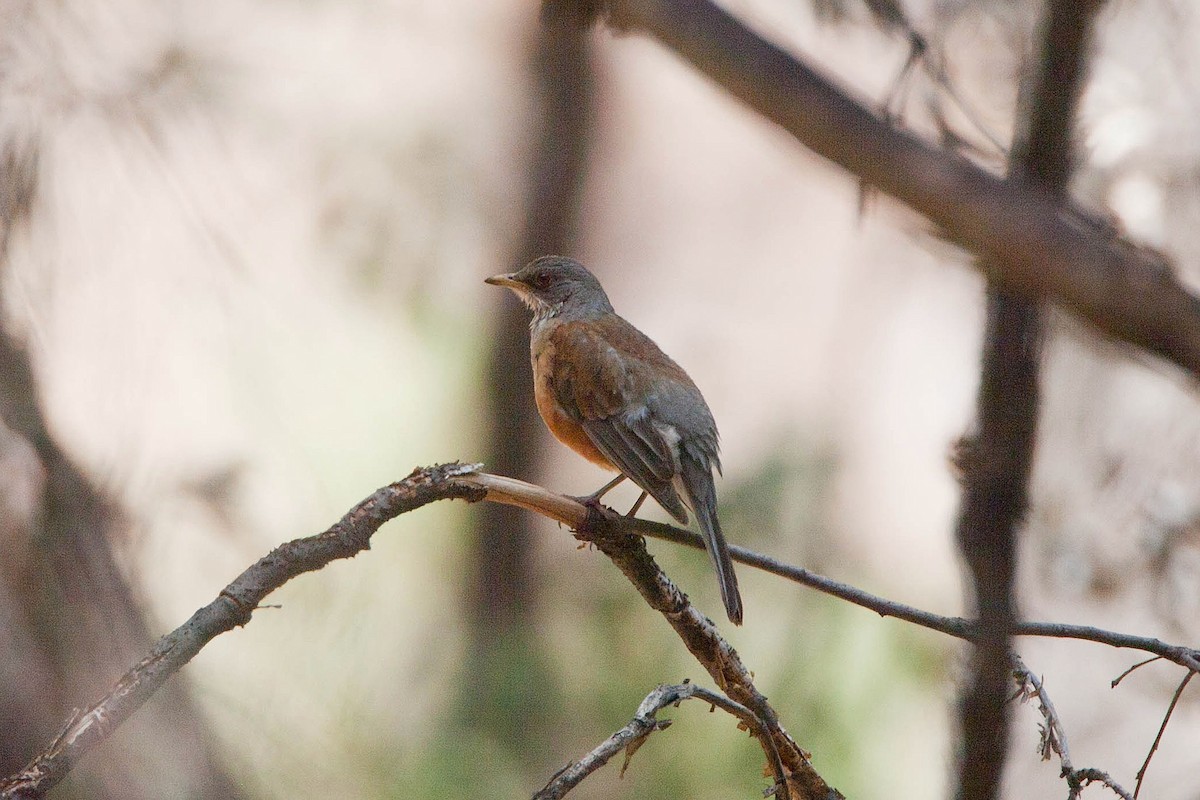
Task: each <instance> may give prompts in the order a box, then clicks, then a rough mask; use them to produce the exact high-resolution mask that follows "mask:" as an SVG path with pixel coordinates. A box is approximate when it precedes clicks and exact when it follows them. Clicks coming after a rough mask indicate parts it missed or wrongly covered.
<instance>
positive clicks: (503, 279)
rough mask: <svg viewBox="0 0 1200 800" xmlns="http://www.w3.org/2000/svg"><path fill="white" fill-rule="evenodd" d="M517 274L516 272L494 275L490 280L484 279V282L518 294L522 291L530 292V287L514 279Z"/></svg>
mask: <svg viewBox="0 0 1200 800" xmlns="http://www.w3.org/2000/svg"><path fill="white" fill-rule="evenodd" d="M516 274H517V273H515V272H506V273H504V274H503V275H493V276H492V277H490V278H484V279H483V282H484V283H490V284H491V285H492V286H507V287H508V288H510V289H514V290H516V291H518V292H519V291H522V290H525V291H528V289H529V287H527V286H526V285H525V284H523V283H521V282H520V281H519V280H517V279H516V278H514V277H513V276H514V275H516Z"/></svg>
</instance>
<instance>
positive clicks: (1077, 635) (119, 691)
mask: <svg viewBox="0 0 1200 800" xmlns="http://www.w3.org/2000/svg"><path fill="white" fill-rule="evenodd" d="M476 468H477V465H464V464H459V463H454V464H443V465H439V466H434V467H428V468H425V469H417V470H414V471H413V473H412V474H411V475H409V476H408V477H407V478H405V479H404V480H402V481H399V482H398V483H394V484H391V485H389V486H385V487H384V488H382V489H380V490H379V491H377V492H375V493H374V494H372V495H371V496H370V497H368V498H366V499H365V500H363V501H362V502H361V503H359V504H358V505H356V506H355V507H354V508H352V509H350V511H348V512H347V513H346V515H345V516H343V517H342V519H341V520H339V521H338V523H337V524H335V525H334V526H332V527H331V528H329V529H328V530H326V531H325V532H323V533H320V534H318V535H316V536H311V537H308V538H305V539H297V540H294V541H291V542H287V543H285V544H283V545H280V546H279V547H277V548H275V549H274V550H272V551H271V553H269V554H268V555H267V556H265V557H263V558H262V559H260V560H259V561H258V562H257V563H255V564H254V565H253V566H251V567H250V568H249V569H247V570H246V571H245V572H243V573H242V574H241V575H239V576H238V577H237V578H236V579H235V580H234V581H233V582H232V583H230V584H229V586H227V587H226V588H225V589H224V590H222V592H221V593H220V595H219V596H218V597H217V598H216V599H215V600H214V601H213V602H212V603H209V604H208V605H206V606H204V607H203V608H201V609H200V610H198V611H197V612H196V613H195V614H193V615H192V617H191V619H189V620H188V621H187V622H185V623H184V624H183V625H181V626H180V627H179V628H177V629H176V630H174V631H172V632H171V633H169V634H167V635H165V636H163V637H162V638H161V639H160V640H159V641H158V643H157V644H156V645H155V646H154V648H153V649H152V650H151V652H150V654H149V655H147V656H146V657H145V658H143V659H142V660H141V661H140V662H139V663H138V664H137V665H135V666H134V667H133V668H132V669H130V670H129V671H128V672H127V673H126V674H125V675H124V677H122V678H121V680H120V681H118V683H117V684H116V686H115V687H114V688H113V689H112V690H111V691H110V692H109V693H108V694H107V695H105V696H104V697H103V698H101V699H100V700H98V701H97V702H96V703H94V704H93V705H92V706H91V707H90V708H88V709H87V710H85V711H83V712H81V713H79V714H76V715H74V716H73V718H72V719H71V720H70V721H69V722H68V723H67V724H66V725H65V726H64V728H63V731H62V733H61V734H60V735H59V736H58V737H56V738H55V740H54V742H52V743H51V745H50V746H48V747H47V748H46V750H45V751H44V752H42V753H41V754H39V755H38V756H37V757H36V758H34V759H33V760H32V761H31V762H30V764H29V765H28V766H27V767H26V768H25V769H23V770H22V771H20V772H19V773H16V774H15V775H12V776H11V777H9V778H7V779H5V780H2V781H0V800H31V799H32V798H38V797H42V796H43V795H44V794H45V792H47V791H48V790H49V789H51V788H52V787H53V786H55V785H56V784H57V783H58V782H59V781H61V780H62V779H63V777H64V776H65V775H66V774H67V773H68V772H69V771H70V770H71V769H72V768H73V767H74V765H75V764H76V763H77V762H78V760H79V759H80V758H81V757H83V756H84V755H85V754H86V753H87V752H89V751H90V750H92V749H93V748H95V747H96V746H97V745H99V744H100V743H101V742H102V741H103V740H104V739H105V738H106V737H107V736H108V735H109V734H110V733H112V731H114V730H115V729H116V728H117V727H118V726H119V725H120V724H121V723H122V722H124V721H125V719H127V718H128V717H129V716H130V715H131V714H132V713H133V712H135V711H136V710H137V709H138V708H139V707H140V706H141V705H142V704H143V703H145V702H146V700H147V699H149V697H150V696H151V695H152V694H153V693H154V692H155V691H156V690H157V689H158V688H159V687H161V686H162V684H163V683H164V682H166V680H167V679H168V678H169V677H170V676H171V675H172V674H173V673H174V672H176V671H177V670H179V669H180V668H181V667H182V666H183V665H184V664H186V663H187V662H188V661H190V660H191V659H192V657H194V656H195V655H196V654H197V653H198V652H199V651H200V650H201V649H202V648H203V647H204V646H205V645H206V644H207V643H208V642H209V641H211V640H212V639H213V638H214V637H216V636H218V635H220V634H221V633H224V632H226V631H229V630H232V629H233V628H235V627H238V626H242V625H245V624H246V623H247V622H249V621H250V618H251V614H252V613H253V611H254V609H255V608H256V607H258V605H259V604H260V603H261V602H262V601H263V599H264V598H266V597H267V595H269V594H270V593H271V592H272V591H274V590H275V589H278V588H279V587H280V586H282V585H283V584H284V583H286V582H288V581H289V580H291V579H292V578H294V577H297V576H299V575H302V574H304V573H306V572H312V571H315V570H318V569H321V568H322V567H324V566H325V565H326V564H328V563H330V562H331V561H334V560H336V559H340V558H349V557H352V556H354V555H356V554H357V553H359V552H362V551H363V550H366V549H368V548H369V546H370V537H371V536H372V535H373V534H374V533H375V532H376V531H377V530H378V529H379V528H380V527H381V526H382V525H383V524H384V523H385V522H387V521H388V520H389V519H392V518H394V517H396V516H399V515H400V514H404V513H406V512H408V511H413V510H415V509H417V508H420V507H421V506H424V505H426V504H428V503H431V502H434V501H436V500H446V499H455V498H457V499H465V500H467V501H469V502H476V501H479V500H484V499H486V500H489V501H492V502H498V503H506V504H508V505H515V506H519V507H521V508H525V509H529V510H532V511H535V512H536V513H539V514H541V515H543V516H546V517H548V518H550V519H553V520H556V521H558V522H561V523H563V524H564V525H567V526H569V527H571V528H573V529H580V528H587V526H588V525H589V522H590V523H591V524H593V525H595V526H596V527H597V528H600V529H602V532H601V533H596V534H584V536H585V537H592V538H595V539H596V540H597V545H598V546H600V543H601V541H603V542H604V545H605V546H607V547H609V548H610V549H611V548H613V547H615V546H617V545H618V544H619V543H620V541H623V540H624V538H623V537H628V538H631V539H636V540H637V541H641V540H640V538H639V537H636V536H633V535H632V534H633V533H635V532H640V533H644V534H646V535H648V536H653V537H655V538H658V539H663V540H665V541H671V542H674V543H677V544H684V545H687V546H689V547H693V548H695V549H698V550H703V548H704V545H703V542H702V541H701V539H700V537H699V536H698V535H697V534H694V533H692V532H690V531H685V530H682V529H679V528H673V527H671V526H668V525H662V524H660V523H653V522H647V521H645V520H638V519H626V518H624V517H621V516H619V515H617V513H616V512H614V511H611V510H609V511H607V512H606V513H604V514H599V513H594V516H596V517H599V519H598V520H596V519H593V520H589V508H588V507H586V506H584V505H582V504H581V503H579V502H578V501H576V500H574V499H572V498H570V497H566V496H564V495H559V494H555V493H553V492H550V491H548V490H546V489H543V488H541V487H538V486H534V485H532V484H528V483H525V482H523V481H519V480H516V479H513V478H507V477H504V476H501V475H490V474H488V473H483V472H475V471H474V470H475V469H476ZM614 540H616V541H614ZM635 549H636V551H637V552H636V553H635V554H634V555H633V556H632V557H631V558H630V559H628V563H626V560H625V559H622V563H620V564H618V566H621V567H622V570H623V571H624V570H625V569H626V568H629V567H630V565H632V568H633V569H634V571H635V572H637V571H639V570H641V568H642V565H643V564H644V563H645V560H646V559H649V556H648V554H646V553H645V549H644V545H643V546H641V547H638V548H635ZM730 550H731V553H732V555H733V557H734V559H735V560H737V561H739V562H741V563H743V564H746V565H748V566H752V567H756V568H759V569H763V570H765V571H767V572H770V573H772V574H775V575H779V576H781V577H784V578H787V579H789V580H792V581H795V582H797V583H801V584H804V585H806V586H810V587H812V588H815V589H818V590H819V591H822V592H825V593H827V594H830V595H833V596H835V597H839V598H841V599H844V600H847V601H849V602H852V603H854V604H856V605H859V606H862V607H864V608H867V609H870V610H872V611H875V612H876V613H878V614H879V615H881V616H885V617H896V618H897V619H902V620H905V621H907V622H912V623H914V624H917V625H920V626H922V627H926V628H929V629H931V630H936V631H939V632H941V633H945V634H947V635H950V636H954V637H956V638H959V639H964V640H972V639H973V638H974V636H975V623H974V622H973V621H971V620H967V619H962V618H961V617H945V616H940V615H937V614H932V613H930V612H928V611H922V610H920V609H916V608H913V607H911V606H907V605H904V604H902V603H897V602H895V601H892V600H886V599H884V598H880V597H877V596H876V595H872V594H870V593H869V592H865V591H863V590H861V589H858V588H855V587H852V586H849V585H846V584H843V583H839V582H837V581H834V580H832V579H830V578H826V577H823V576H820V575H816V574H814V573H812V572H809V571H808V570H805V569H802V568H800V567H795V566H791V565H788V564H784V563H782V562H780V561H777V560H775V559H772V558H770V557H768V556H764V555H760V554H758V553H754V552H752V551H750V550H746V549H745V548H742V547H736V546H734V547H731V548H730ZM614 560H616V559H614ZM649 563H650V564H651V565H652V564H653V561H652V560H650V562H649ZM622 564H624V566H622ZM654 570H657V567H654V568H653V570H650V571H648V572H647V576H648V577H649V578H650V579H651V580H650V581H649V584H650V585H649V586H647V585H646V584H647V581H646V580H645V579H644V576H642V575H640V574H639V575H637V576H636V583H637V585H638V589H639V591H641V592H642V593H643V595H645V594H647V593H648V594H649V595H650V597H651V598H652V600H651V604H652V605H653V606H654V607H655V608H659V609H660V610H663V613H664V615H666V616H667V618H668V621H671V622H672V625H673V627H676V628H677V630H680V631H681V636H684V640H685V642H686V643H687V644H688V647H689V649H691V650H692V652H693V653H694V654H696V655H697V658H699V659H700V660H701V662H702V663H703V664H704V666H705V668H706V669H707V670H708V671H709V673H710V674H712V675H713V677H714V680H715V681H716V682H717V684H718V686H721V687H722V688H725V689H726V693H727V694H728V695H729V696H730V698H731V700H732V701H733V702H736V703H738V704H739V705H740V706H743V707H745V708H747V709H748V710H749V711H750V713H752V714H754V715H755V717H756V718H757V719H758V720H759V721H760V723H761V724H762V726H763V728H764V729H765V730H768V731H770V733H771V737H770V738H771V740H772V742H773V743H774V749H775V751H776V752H777V753H778V758H779V759H780V761H781V762H782V763H783V767H784V770H785V772H788V773H790V774H789V775H788V778H789V780H790V781H791V783H790V784H789V786H788V788H789V789H790V790H791V791H792V792H793V794H792V795H791V796H792V798H794V800H802V799H803V798H809V797H827V798H836V797H840V795H839V794H837V792H836V790H833V789H830V788H828V786H826V785H825V784H824V782H823V781H822V780H820V778H819V776H815V773H811V774H809V773H810V772H811V766H807V767H801V771H800V772H799V773H798V774H797V769H796V765H797V763H801V764H804V765H807V754H805V753H804V752H803V751H802V750H800V748H799V747H798V746H797V745H796V744H795V742H794V741H793V740H792V739H791V737H790V736H788V735H787V733H786V731H783V730H782V728H779V727H778V720H777V719H776V717H775V713H774V711H773V710H771V709H770V707H769V706H766V710H767V711H768V712H769V713H767V714H764V713H762V712H761V711H760V710H759V709H760V708H762V707H764V706H765V698H762V696H761V695H759V694H758V693H757V690H755V689H754V688H753V685H752V684H750V683H748V681H749V675H748V673H746V672H745V667H743V666H742V665H741V661H740V659H738V657H737V654H736V653H735V652H734V651H733V650H732V648H730V647H729V645H728V644H727V643H726V642H724V640H722V639H721V638H720V636H719V634H717V633H716V629H715V626H713V624H712V623H711V622H710V621H709V620H708V619H706V618H704V617H703V616H702V615H700V614H699V613H698V612H696V611H695V609H693V608H692V607H691V606H689V605H686V598H684V597H683V596H682V594H681V593H680V592H679V590H678V588H676V587H675V586H674V584H672V583H671V582H670V580H669V579H667V578H666V576H664V575H662V574H661V572H655V571H654ZM660 590H661V591H660ZM679 604H683V605H679ZM672 615H677V616H680V617H681V618H683V621H682V622H680V623H679V624H678V625H676V623H675V622H674V621H672V620H671V617H672ZM1014 633H1016V634H1018V635H1025V636H1049V637H1056V638H1064V639H1082V640H1087V641H1093V642H1097V643H1100V644H1107V645H1110V646H1113V647H1122V648H1131V649H1137V650H1142V651H1145V652H1148V653H1152V654H1154V655H1158V656H1161V657H1162V658H1164V659H1166V660H1170V661H1172V662H1174V663H1176V664H1180V665H1182V666H1184V667H1186V668H1187V669H1189V670H1190V671H1192V672H1200V659H1198V656H1200V654H1198V653H1197V651H1196V650H1193V649H1190V648H1186V647H1182V646H1179V645H1171V644H1167V643H1165V642H1162V641H1160V640H1158V639H1152V638H1149V637H1142V636H1133V635H1130V634H1123V633H1116V632H1112V631H1105V630H1101V629H1099V628H1093V627H1088V626H1080V625H1063V624H1059V623H1050V622H1025V623H1021V624H1020V625H1019V626H1018V627H1017V628H1016V630H1015V631H1014ZM718 675H719V676H720V678H718V677H717V676H718ZM735 691H736V692H737V694H735ZM741 697H746V698H747V699H748V700H749V702H747V701H746V700H742V699H741ZM769 749H770V748H767V747H764V751H768V750H769ZM767 755H768V759H770V760H773V759H774V757H775V756H772V755H771V753H770V752H768V753H767ZM814 776H815V777H814ZM798 785H800V786H801V787H802V788H801V789H799V790H798V789H797V786H798ZM821 787H824V794H821V793H820V792H814V791H813V790H814V789H821Z"/></svg>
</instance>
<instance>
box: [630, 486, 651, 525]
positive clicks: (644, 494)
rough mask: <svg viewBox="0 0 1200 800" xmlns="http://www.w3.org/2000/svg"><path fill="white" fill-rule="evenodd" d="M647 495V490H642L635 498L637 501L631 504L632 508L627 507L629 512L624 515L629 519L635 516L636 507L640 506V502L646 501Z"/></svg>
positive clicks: (648, 494)
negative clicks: (640, 494)
mask: <svg viewBox="0 0 1200 800" xmlns="http://www.w3.org/2000/svg"><path fill="white" fill-rule="evenodd" d="M649 496H650V493H649V492H646V491H643V492H642V496H641V497H639V498H638V499H637V502H636V503H634V504H633V508H631V509H629V513H628V514H626V515H625V516H626V517H629V518H630V519H632V518H633V517H635V516H637V512H638V509H639V508H641V507H642V503H644V502H646V498H647V497H649Z"/></svg>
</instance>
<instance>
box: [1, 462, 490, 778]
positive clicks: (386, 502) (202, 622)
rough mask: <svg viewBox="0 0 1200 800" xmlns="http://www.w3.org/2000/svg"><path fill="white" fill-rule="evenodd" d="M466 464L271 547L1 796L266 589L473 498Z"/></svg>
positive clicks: (134, 703)
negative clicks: (392, 528) (401, 523)
mask: <svg viewBox="0 0 1200 800" xmlns="http://www.w3.org/2000/svg"><path fill="white" fill-rule="evenodd" d="M472 469H473V467H471V466H463V465H461V464H448V465H442V466H438V467H431V468H429V469H425V470H415V471H414V472H413V473H412V474H411V475H409V476H408V477H407V478H406V479H404V480H403V481H400V482H399V483H393V484H391V485H390V486H385V487H384V488H382V489H380V490H379V491H377V492H375V493H374V494H372V495H371V496H370V497H368V498H367V499H366V500H363V501H362V502H361V503H359V504H358V505H356V506H355V507H354V508H352V509H350V511H348V512H347V513H346V515H345V516H344V517H342V519H341V520H340V521H338V522H337V524H335V525H334V526H333V527H331V528H329V530H327V531H325V532H324V533H321V534H319V535H317V536H310V537H308V538H306V539H296V540H294V541H291V542H287V543H285V544H281V545H280V546H279V547H276V548H275V549H274V550H272V551H271V552H270V553H268V554H267V555H266V556H264V557H263V558H261V559H259V560H258V562H257V563H256V564H254V565H253V566H251V567H250V568H249V569H247V570H246V571H245V572H243V573H242V574H241V575H239V576H238V577H237V578H236V579H235V580H234V581H233V583H231V584H229V585H228V586H226V587H225V588H224V589H223V590H222V591H221V593H220V595H218V596H217V598H216V599H215V600H213V601H212V602H211V603H209V604H208V605H206V606H204V607H203V608H201V609H199V610H198V611H196V613H194V614H193V615H192V616H191V619H189V620H188V621H187V622H185V623H184V624H183V625H181V626H179V627H178V628H176V629H175V630H174V631H172V632H171V633H168V634H167V635H165V636H163V637H162V638H161V639H159V640H158V642H157V643H156V644H155V645H154V647H153V648H152V649H151V651H150V653H149V654H148V655H147V656H146V657H145V658H143V659H142V660H141V661H139V662H138V663H137V664H136V665H134V667H133V668H132V669H130V670H129V671H128V672H126V673H125V675H124V676H123V677H122V678H121V679H120V680H119V681H118V682H117V685H116V686H115V687H114V688H113V689H112V691H110V692H109V693H108V694H107V695H105V696H104V697H103V698H101V699H100V700H99V701H97V702H96V703H95V704H93V705H92V706H91V707H90V708H88V709H87V710H86V711H83V712H81V713H78V714H76V715H75V716H74V718H73V719H72V720H71V721H70V722H69V723H68V724H67V725H66V727H65V728H64V729H63V731H62V732H61V733H60V734H59V735H58V737H57V738H56V739H55V740H54V742H52V743H51V745H50V746H49V747H48V748H47V749H46V750H45V751H43V752H42V753H41V754H39V755H38V756H37V757H35V758H34V759H33V761H31V762H30V763H29V764H28V765H27V766H26V767H25V769H23V770H21V771H20V772H18V773H16V774H15V775H12V776H10V777H8V778H6V779H4V780H0V800H32V799H33V798H39V797H42V796H44V795H45V793H46V792H47V791H49V790H50V789H51V788H53V787H54V786H56V785H57V784H58V783H59V782H60V781H61V780H62V779H63V778H64V777H66V775H67V773H68V772H69V771H70V770H71V769H72V768H73V767H74V766H75V764H76V763H77V762H78V761H79V759H80V758H81V757H82V756H83V755H84V754H85V753H87V752H89V751H90V750H92V749H93V748H95V747H96V746H97V745H98V744H100V743H101V742H102V741H104V740H105V739H106V738H108V736H109V734H110V733H112V732H113V731H114V730H115V729H116V728H117V727H118V726H119V725H121V723H123V722H124V721H125V720H126V719H127V718H128V717H129V716H130V715H131V714H133V712H135V711H137V710H138V709H139V708H140V707H141V706H142V704H144V703H145V702H146V701H147V700H149V699H150V697H151V695H153V694H154V693H155V692H156V691H158V689H159V688H161V687H162V685H163V684H164V683H165V682H166V680H167V679H168V678H169V677H171V675H173V674H174V673H175V672H176V671H178V670H179V669H180V668H181V667H182V666H183V665H184V664H186V663H187V662H188V661H190V660H191V659H192V658H193V657H194V656H195V655H196V654H197V653H199V652H200V650H201V649H202V648H203V647H204V646H205V645H206V644H208V642H209V641H211V640H212V639H213V638H214V637H216V636H218V635H220V634H222V633H225V632H227V631H230V630H233V629H234V628H236V627H239V626H242V625H245V624H246V623H248V622H249V621H250V617H251V614H252V613H253V612H254V610H255V608H257V607H258V605H259V603H261V602H262V601H263V598H265V597H266V596H267V595H268V594H270V593H271V592H273V591H275V590H276V589H278V588H279V587H280V586H282V585H283V584H285V583H287V582H288V581H289V580H291V579H292V578H294V577H296V576H298V575H302V574H304V573H305V572H312V571H314V570H318V569H321V568H322V567H324V566H325V565H326V564H328V563H329V562H331V561H334V560H336V559H339V558H350V557H351V556H354V555H356V554H357V553H359V552H361V551H363V550H366V549H367V548H368V547H370V540H371V536H372V534H374V533H375V531H377V530H378V529H379V527H380V526H381V525H383V523H384V522H387V521H388V520H389V519H391V518H393V517H395V516H398V515H399V514H403V513H405V512H406V511H412V510H413V509H416V508H420V507H421V506H423V505H425V504H427V503H430V502H433V501H434V500H442V499H446V498H462V499H469V500H478V499H480V498H481V497H482V496H483V492H482V490H480V489H479V488H478V487H475V486H471V485H468V484H464V483H462V482H460V481H456V480H455V478H456V477H457V476H459V475H462V474H464V473H466V472H470V471H471V470H472Z"/></svg>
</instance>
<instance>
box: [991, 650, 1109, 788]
mask: <svg viewBox="0 0 1200 800" xmlns="http://www.w3.org/2000/svg"><path fill="white" fill-rule="evenodd" d="M1012 661H1013V677H1014V678H1015V679H1016V681H1017V685H1018V686H1019V687H1020V690H1021V699H1022V700H1029V699H1030V698H1033V697H1036V698H1037V701H1038V711H1040V712H1041V714H1042V719H1044V720H1045V722H1046V724H1045V725H1044V726H1042V742H1041V747H1040V751H1041V755H1042V760H1043V761H1048V760H1049V759H1050V757H1051V754H1057V755H1058V758H1059V763H1060V764H1061V765H1062V777H1063V778H1064V779H1065V780H1066V781H1067V786H1068V790H1067V800H1077V799H1078V798H1079V796H1080V795H1081V794H1082V793H1083V789H1084V787H1085V786H1087V785H1088V784H1091V783H1102V784H1104V785H1105V786H1107V787H1108V788H1109V789H1112V791H1113V793H1114V794H1116V795H1117V796H1118V797H1120V798H1121V800H1133V795H1131V794H1129V792H1127V791H1126V790H1125V789H1123V788H1122V787H1121V785H1120V784H1118V783H1117V782H1116V781H1114V780H1113V779H1112V777H1111V776H1109V774H1108V773H1107V772H1103V771H1102V770H1098V769H1091V768H1084V769H1075V765H1074V764H1072V763H1071V752H1070V748H1068V747H1067V732H1066V731H1065V730H1064V729H1063V724H1062V720H1061V719H1060V718H1059V716H1058V711H1056V710H1055V708H1054V703H1053V702H1051V700H1050V695H1049V694H1048V693H1047V692H1046V687H1045V686H1043V685H1042V680H1041V678H1039V677H1038V676H1037V675H1035V674H1033V672H1032V671H1031V670H1030V669H1029V668H1028V667H1026V666H1025V663H1024V662H1023V661H1021V658H1020V656H1018V655H1016V654H1013V656H1012Z"/></svg>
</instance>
